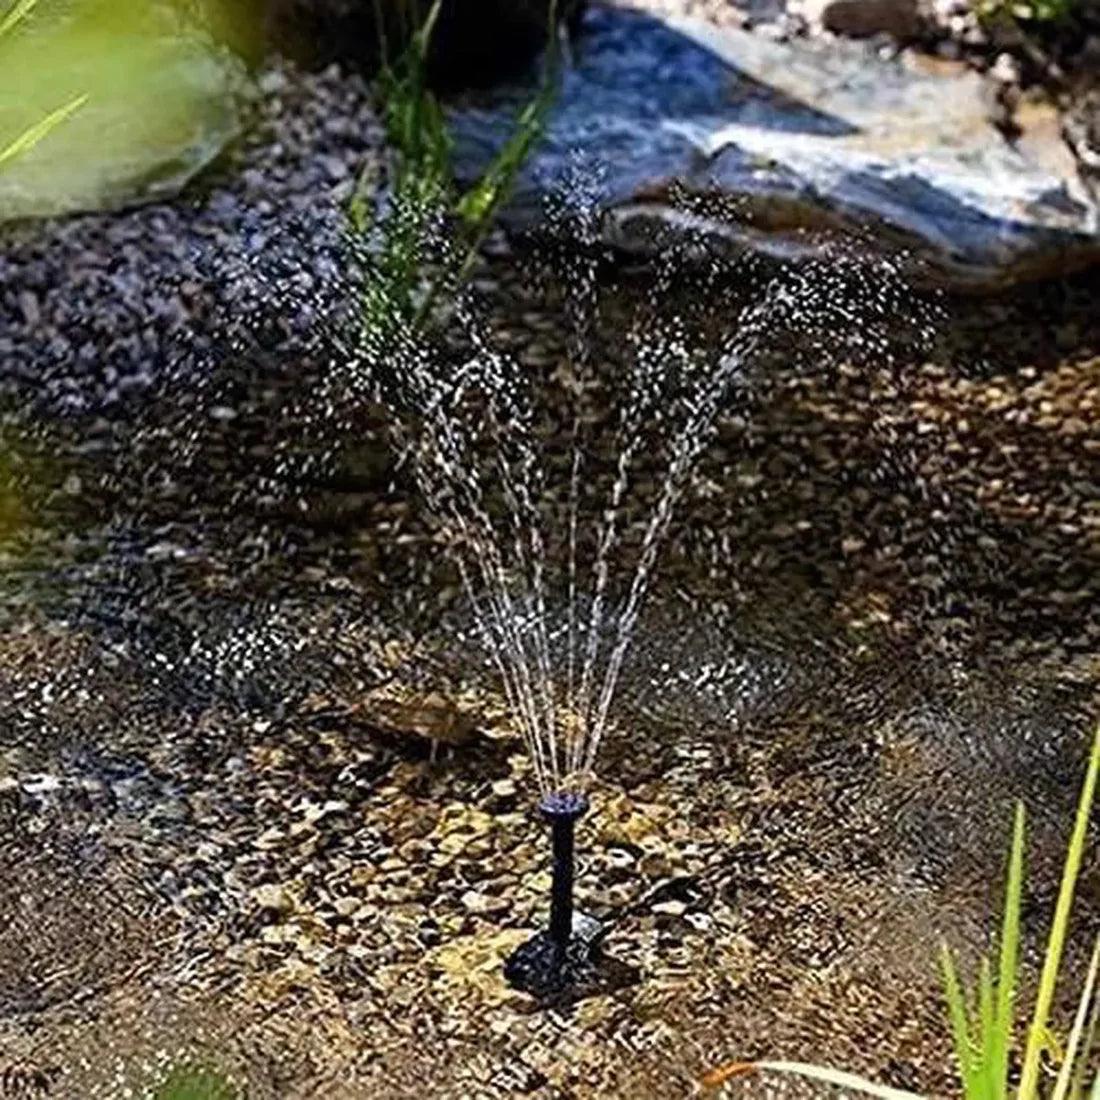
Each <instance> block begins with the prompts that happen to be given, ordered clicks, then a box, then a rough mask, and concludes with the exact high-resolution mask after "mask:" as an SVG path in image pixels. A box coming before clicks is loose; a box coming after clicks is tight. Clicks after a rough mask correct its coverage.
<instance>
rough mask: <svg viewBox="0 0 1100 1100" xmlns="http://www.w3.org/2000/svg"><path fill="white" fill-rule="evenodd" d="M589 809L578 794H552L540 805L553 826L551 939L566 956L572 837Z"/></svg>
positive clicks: (570, 921)
mask: <svg viewBox="0 0 1100 1100" xmlns="http://www.w3.org/2000/svg"><path fill="white" fill-rule="evenodd" d="M587 809H588V800H587V799H586V798H585V797H584V796H583V795H579V794H560V793H559V794H550V795H547V796H546V797H545V798H544V799H543V800H542V802H540V803H539V810H540V811H541V812H542V815H543V817H545V818H546V820H547V821H548V822H549V823H550V828H551V831H552V840H553V846H554V866H553V880H552V884H551V887H550V938H551V940H553V942H554V946H555V947H556V949H557V951H558V952H559V954H561V955H563V956H564V954H565V951H566V948H567V947H568V946H569V939H570V937H571V936H572V935H573V862H574V854H573V852H574V846H573V837H574V833H575V829H576V823H577V820H578V818H580V817H582V816H583V815H584V813H585V811H586V810H587Z"/></svg>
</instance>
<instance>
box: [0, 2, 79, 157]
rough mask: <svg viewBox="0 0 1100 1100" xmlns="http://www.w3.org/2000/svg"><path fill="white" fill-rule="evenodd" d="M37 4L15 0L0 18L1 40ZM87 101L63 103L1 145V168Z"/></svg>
mask: <svg viewBox="0 0 1100 1100" xmlns="http://www.w3.org/2000/svg"><path fill="white" fill-rule="evenodd" d="M37 3H38V0H13V3H12V4H11V6H10V7H9V8H8V10H7V12H6V13H5V14H4V16H3V18H0V40H2V39H3V38H5V37H6V36H7V35H8V34H10V33H11V32H12V31H14V30H15V28H16V27H17V26H19V24H20V23H22V22H23V20H24V19H26V18H27V16H28V15H30V13H31V11H32V10H33V9H34V7H35V6H36V5H37ZM87 101H88V96H87V95H78V96H76V97H74V98H73V99H71V100H69V101H68V102H67V103H63V104H62V105H61V106H60V107H57V108H55V109H54V110H52V111H50V112H49V114H47V115H46V116H45V117H43V118H42V119H40V120H39V121H38V122H36V123H35V124H34V125H33V126H29V127H27V128H26V129H25V130H23V132H22V133H20V134H18V135H17V136H16V137H15V138H14V139H12V140H11V141H9V142H8V143H7V144H6V145H0V168H3V166H4V165H5V164H6V163H8V162H9V161H13V160H15V158H16V157H18V156H21V155H22V154H24V153H26V152H29V151H30V150H31V149H33V148H34V147H35V146H36V145H37V144H38V143H39V142H40V141H41V140H42V139H43V138H45V137H46V135H47V134H49V133H51V132H52V131H53V130H55V129H57V127H58V126H60V125H61V124H62V123H63V122H64V121H65V120H66V119H67V118H68V117H69V116H70V115H72V114H74V113H75V112H76V111H78V110H80V108H81V107H83V106H84V104H85V103H87Z"/></svg>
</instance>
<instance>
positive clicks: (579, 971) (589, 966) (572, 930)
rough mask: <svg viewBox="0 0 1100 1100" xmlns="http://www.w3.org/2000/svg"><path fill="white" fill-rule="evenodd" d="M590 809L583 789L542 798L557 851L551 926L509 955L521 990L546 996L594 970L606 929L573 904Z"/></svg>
mask: <svg viewBox="0 0 1100 1100" xmlns="http://www.w3.org/2000/svg"><path fill="white" fill-rule="evenodd" d="M587 810H588V799H587V798H585V797H584V795H582V794H574V793H572V792H555V793H553V794H548V795H546V797H544V798H543V799H542V801H541V802H540V803H539V812H540V813H541V814H542V816H543V817H544V818H545V819H546V820H547V822H549V824H550V830H551V840H552V844H553V851H554V863H553V877H552V880H551V887H550V928H549V930H548V931H546V932H540V933H539V934H538V935H537V936H535V937H533V938H532V939H530V940H528V941H527V942H526V943H524V944H521V945H520V946H519V947H518V948H517V949H516V950H515V951H514V952H512V954H511V955H510V956H509V957H508V961H507V962H506V963H505V965H504V976H505V977H506V978H507V979H508V981H509V982H510V983H511V984H512V985H513V986H515V987H516V988H517V989H522V990H524V991H525V992H527V993H533V994H535V995H536V996H540V997H544V996H550V995H554V994H559V993H562V992H563V991H564V990H565V989H566V988H568V987H569V986H572V985H576V984H577V983H578V981H580V980H582V979H584V978H585V977H588V976H590V975H591V973H592V970H593V967H594V964H595V963H596V962H597V961H598V959H599V953H600V943H601V941H602V940H603V937H604V929H603V927H602V925H601V924H600V922H599V921H597V920H596V919H595V918H594V917H590V916H587V915H586V914H584V913H577V912H575V911H574V909H573V878H574V875H573V867H574V833H575V827H576V823H577V820H578V819H579V818H581V817H583V816H584V814H585V812H586V811H587Z"/></svg>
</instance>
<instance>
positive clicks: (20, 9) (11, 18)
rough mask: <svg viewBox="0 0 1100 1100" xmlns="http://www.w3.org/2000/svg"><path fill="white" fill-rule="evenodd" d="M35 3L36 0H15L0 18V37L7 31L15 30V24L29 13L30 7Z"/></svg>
mask: <svg viewBox="0 0 1100 1100" xmlns="http://www.w3.org/2000/svg"><path fill="white" fill-rule="evenodd" d="M37 3H38V0H16V3H15V4H14V6H13V7H12V8H11V9H10V10H9V11H8V14H7V15H5V16H4V18H3V20H0V38H3V37H4V35H5V34H7V33H8V31H12V30H15V28H16V26H17V24H19V23H20V22H22V20H24V19H26V18H27V16H28V15H30V13H31V9H32V8H33V7H34V6H35V5H36V4H37Z"/></svg>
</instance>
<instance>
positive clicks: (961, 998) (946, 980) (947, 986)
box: [940, 944, 979, 1100]
mask: <svg viewBox="0 0 1100 1100" xmlns="http://www.w3.org/2000/svg"><path fill="white" fill-rule="evenodd" d="M940 960H941V964H942V967H943V989H944V997H945V999H946V1000H947V1012H948V1017H949V1018H950V1020H951V1032H952V1036H953V1038H954V1042H955V1060H956V1061H957V1062H958V1063H959V1077H961V1078H962V1083H963V1093H964V1095H965V1096H966V1097H967V1098H968V1100H970V1098H973V1097H976V1096H977V1095H978V1093H977V1091H976V1089H977V1084H978V1069H979V1067H978V1066H976V1065H975V1062H974V1051H973V1046H972V1043H971V1033H970V1021H969V1020H968V1019H967V1013H966V997H965V995H964V993H963V990H962V985H961V984H960V982H959V975H958V971H957V970H956V969H955V960H954V958H953V957H952V955H951V949H950V948H949V947H948V946H947V944H944V945H943V948H942V950H941V955H940Z"/></svg>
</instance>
